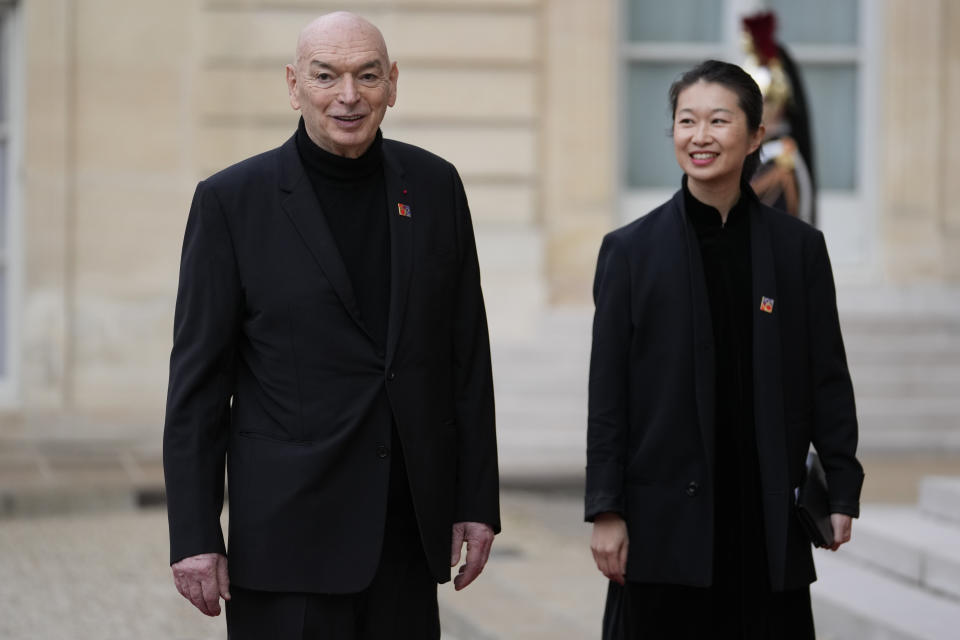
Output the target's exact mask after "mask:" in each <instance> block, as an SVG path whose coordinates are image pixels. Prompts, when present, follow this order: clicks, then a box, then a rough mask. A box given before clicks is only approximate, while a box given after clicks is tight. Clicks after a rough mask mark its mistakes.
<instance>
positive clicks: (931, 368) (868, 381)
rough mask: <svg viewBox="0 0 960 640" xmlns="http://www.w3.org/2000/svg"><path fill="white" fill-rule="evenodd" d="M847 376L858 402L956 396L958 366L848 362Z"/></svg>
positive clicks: (958, 380)
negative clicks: (851, 380)
mask: <svg viewBox="0 0 960 640" xmlns="http://www.w3.org/2000/svg"><path fill="white" fill-rule="evenodd" d="M850 375H851V377H852V378H853V387H854V389H855V390H856V393H857V397H858V398H867V397H871V396H885V397H891V396H924V395H925V396H932V397H941V396H955V395H956V394H957V390H958V389H960V364H958V365H949V364H929V363H913V364H874V365H865V364H864V363H861V362H851V365H850Z"/></svg>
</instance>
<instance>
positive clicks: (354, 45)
mask: <svg viewBox="0 0 960 640" xmlns="http://www.w3.org/2000/svg"><path fill="white" fill-rule="evenodd" d="M397 75H398V70H397V65H396V64H395V63H393V64H391V63H390V61H389V59H388V58H387V52H386V46H385V45H384V44H383V39H382V37H381V36H380V34H379V32H378V31H376V29H375V28H374V27H373V26H372V25H370V24H369V23H365V22H357V21H350V20H336V21H329V22H328V23H324V24H318V25H316V27H315V28H308V31H305V32H304V34H302V35H301V39H300V43H299V46H298V47H297V60H296V65H287V88H288V90H289V93H290V106H292V107H293V108H294V109H298V110H299V111H300V112H301V114H303V121H304V124H305V125H306V129H307V134H308V135H309V136H310V139H311V140H313V141H314V142H315V143H316V144H317V145H318V146H320V147H321V148H322V149H325V150H326V151H329V152H330V153H334V154H336V155H339V156H346V157H348V158H356V157H358V156H360V155H362V154H363V152H364V151H366V150H367V148H368V147H369V146H370V143H372V142H373V140H374V138H376V135H377V129H378V128H379V127H380V123H381V122H383V116H384V114H385V113H386V112H387V107H392V106H393V105H394V103H395V102H396V100H397Z"/></svg>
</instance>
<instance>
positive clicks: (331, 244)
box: [278, 136, 416, 367]
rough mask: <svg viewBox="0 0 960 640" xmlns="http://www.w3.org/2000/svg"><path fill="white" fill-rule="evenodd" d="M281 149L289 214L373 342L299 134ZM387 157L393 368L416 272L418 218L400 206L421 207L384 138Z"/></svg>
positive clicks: (389, 350)
mask: <svg viewBox="0 0 960 640" xmlns="http://www.w3.org/2000/svg"><path fill="white" fill-rule="evenodd" d="M278 152H279V163H280V167H279V169H280V180H279V183H280V190H281V191H282V192H283V195H282V196H281V206H282V207H283V210H284V212H285V213H286V214H287V216H288V217H289V218H290V222H291V223H292V224H293V226H294V227H296V229H297V232H298V233H299V234H300V237H301V238H302V239H303V242H304V243H305V244H306V245H307V248H308V249H309V250H310V253H311V255H312V256H313V258H314V259H315V260H316V261H317V264H319V265H320V268H321V269H322V270H323V273H324V275H326V277H327V279H328V280H329V282H330V285H331V286H332V287H333V289H334V291H336V293H337V297H339V298H340V302H341V303H343V306H344V308H346V310H347V312H348V313H349V314H350V317H351V318H353V321H354V322H355V323H356V324H357V326H358V328H359V329H360V330H361V331H363V332H364V333H366V334H367V336H369V337H370V339H371V340H373V336H371V335H370V332H369V330H368V329H367V327H366V326H365V325H364V323H363V321H362V319H361V316H360V307H359V305H358V304H357V298H356V295H355V293H354V290H353V285H352V284H351V283H350V277H349V275H348V273H347V268H346V265H345V264H344V262H343V258H342V257H341V256H340V251H339V249H338V248H337V244H336V241H335V240H334V237H333V234H332V233H331V231H330V227H329V225H328V224H327V220H326V217H325V216H324V215H322V209H321V207H320V202H319V201H318V200H317V196H316V194H315V193H314V191H313V187H312V186H311V184H310V181H309V179H308V178H307V175H306V172H305V171H304V169H303V163H302V161H301V160H300V154H299V153H298V152H297V147H296V142H295V136H293V137H291V138H290V139H289V140H287V141H286V142H285V143H284V144H283V146H281V147H280V148H279V150H278ZM383 157H384V163H383V166H384V177H385V179H386V188H387V216H388V220H389V221H390V268H391V274H390V275H391V277H390V317H389V319H388V324H387V352H386V365H387V366H388V367H389V365H390V363H391V362H392V360H393V355H394V353H396V348H397V343H398V341H399V339H400V331H401V329H402V322H403V317H404V311H405V310H406V303H407V292H408V290H409V287H410V275H411V273H412V271H413V218H412V217H404V216H400V215H398V213H397V211H398V209H397V205H398V204H400V203H402V204H405V205H407V206H408V207H409V208H410V210H412V211H416V206H415V204H414V202H413V200H414V198H413V195H412V194H411V193H410V192H409V191H410V190H409V189H407V188H406V186H405V185H406V172H405V171H404V167H403V165H402V163H401V162H400V159H399V158H398V157H397V154H395V153H394V152H393V149H392V144H391V141H390V140H384V141H383Z"/></svg>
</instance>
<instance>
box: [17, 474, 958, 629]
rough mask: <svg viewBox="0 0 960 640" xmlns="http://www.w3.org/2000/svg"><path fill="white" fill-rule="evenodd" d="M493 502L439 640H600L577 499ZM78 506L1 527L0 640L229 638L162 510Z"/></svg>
mask: <svg viewBox="0 0 960 640" xmlns="http://www.w3.org/2000/svg"><path fill="white" fill-rule="evenodd" d="M865 462H866V463H867V464H866V466H867V469H868V478H871V479H872V480H873V481H874V482H875V483H876V484H875V485H874V486H873V487H872V488H871V490H870V491H869V492H865V494H866V493H869V494H870V498H871V499H872V500H883V501H893V502H899V501H904V502H906V501H912V500H913V499H914V497H915V490H914V488H913V487H915V484H916V481H917V480H918V479H919V478H920V477H921V476H922V475H923V474H924V473H929V472H930V471H931V469H934V468H936V469H940V467H941V466H942V467H943V471H948V470H950V471H952V472H953V473H957V471H958V469H957V461H956V460H953V459H950V460H949V464H948V461H947V460H944V461H943V463H942V464H939V463H937V464H934V463H935V462H937V460H932V461H931V460H930V459H926V460H921V459H919V458H918V459H917V460H916V461H909V460H908V461H903V460H901V461H900V462H899V463H897V461H895V460H892V459H891V460H885V459H883V458H879V459H868V460H867V461H865ZM887 477H890V478H892V479H893V480H895V482H893V481H891V482H890V483H888V484H890V485H891V486H894V485H895V486H896V487H898V488H897V491H892V490H891V488H890V486H886V485H885V483H884V482H883V479H884V478H887ZM868 484H870V483H868ZM904 484H905V485H906V486H907V489H906V490H904V489H902V488H900V487H902V485H904ZM898 492H900V493H903V494H904V495H902V496H901V495H899V493H898ZM501 501H502V518H503V529H504V532H503V533H502V534H501V535H499V536H498V537H497V540H496V542H495V544H494V547H493V553H492V554H491V557H490V562H489V564H488V565H487V569H486V570H485V571H484V573H483V575H481V576H480V578H479V579H478V580H477V582H475V583H474V584H473V585H471V586H470V587H469V588H468V589H466V590H465V591H462V592H459V593H457V592H454V590H453V588H452V585H451V584H446V585H443V586H441V588H440V594H439V597H440V605H441V618H442V621H443V628H444V640H541V639H543V640H546V639H549V640H588V639H590V638H597V637H599V625H600V620H601V616H602V610H603V600H604V594H605V589H606V583H605V581H604V579H603V578H602V576H600V574H599V573H598V572H597V570H596V568H595V567H594V565H593V561H592V558H591V556H590V551H589V546H588V545H589V537H590V529H589V527H588V526H587V525H585V524H583V523H582V522H581V518H582V515H581V514H582V502H581V498H580V496H579V491H578V490H577V491H574V490H571V489H569V488H568V489H566V490H564V491H562V492H550V491H545V490H544V489H543V487H541V488H540V490H538V491H535V492H534V491H521V490H517V489H513V490H509V491H504V492H503V493H502V494H501ZM128 505H129V503H128ZM86 506H87V508H88V509H93V511H87V512H82V513H68V514H61V515H44V516H32V517H31V516H26V515H21V516H19V517H7V518H2V517H0V640H26V639H30V640H34V639H39V640H81V639H82V640H86V639H95V640H120V639H123V640H127V639H137V640H161V639H162V640H208V639H214V638H225V637H226V633H225V625H224V621H223V619H222V617H221V618H213V619H211V618H207V617H205V616H203V615H202V614H200V613H199V612H198V611H196V610H195V609H193V607H192V606H191V605H190V604H189V603H188V602H187V601H186V600H184V599H183V598H181V597H180V595H179V594H178V593H177V592H176V590H175V589H174V587H173V583H172V580H171V577H170V570H169V567H168V566H167V525H166V514H165V512H164V511H163V509H162V508H151V509H140V510H137V509H132V508H130V507H129V506H127V507H126V508H123V507H119V506H118V504H116V503H113V502H110V503H106V504H99V503H98V504H93V503H88V504H87V505H86ZM20 513H21V514H23V513H28V511H20ZM854 529H855V532H856V527H855V528H854ZM821 631H824V630H821ZM825 637H826V636H825Z"/></svg>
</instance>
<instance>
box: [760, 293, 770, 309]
mask: <svg viewBox="0 0 960 640" xmlns="http://www.w3.org/2000/svg"><path fill="white" fill-rule="evenodd" d="M760 311H765V312H766V313H773V298H768V297H766V296H763V297H761V298H760Z"/></svg>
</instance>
